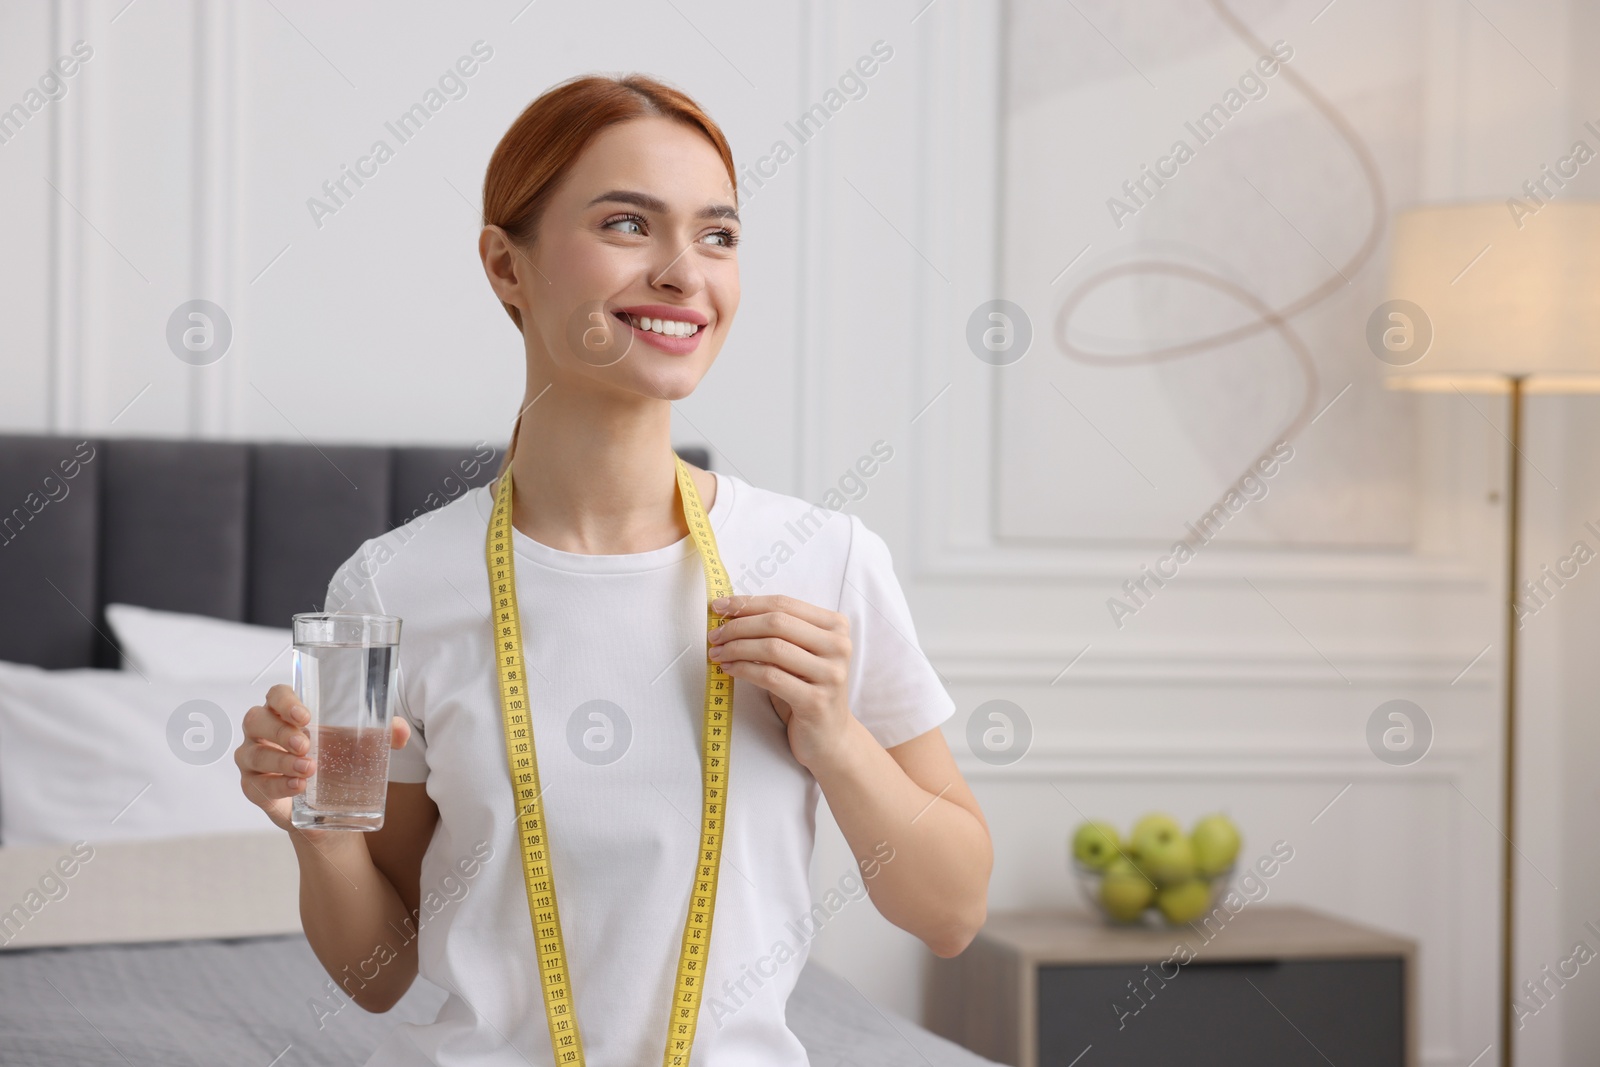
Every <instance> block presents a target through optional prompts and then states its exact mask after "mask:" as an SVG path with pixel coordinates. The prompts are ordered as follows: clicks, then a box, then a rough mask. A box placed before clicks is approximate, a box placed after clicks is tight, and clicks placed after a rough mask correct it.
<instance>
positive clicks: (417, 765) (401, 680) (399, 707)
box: [324, 541, 428, 783]
mask: <svg viewBox="0 0 1600 1067" xmlns="http://www.w3.org/2000/svg"><path fill="white" fill-rule="evenodd" d="M372 547H373V543H372V542H371V541H368V542H366V543H365V544H363V545H362V546H361V547H360V548H359V549H357V550H356V553H355V555H353V556H351V557H350V558H349V559H347V560H345V561H344V563H342V564H340V566H339V569H338V570H337V571H335V572H334V573H333V578H332V580H330V581H329V582H328V598H327V600H326V601H325V604H324V610H327V611H353V612H362V613H366V614H373V615H387V614H389V612H388V611H386V610H384V606H383V595H382V593H381V592H380V591H379V589H378V562H377V560H375V559H374V558H373V556H372ZM405 651H406V640H405V624H404V622H402V623H401V626H400V647H399V649H398V650H397V651H396V655H397V657H398V659H399V661H400V662H399V667H398V668H397V673H396V676H395V694H394V713H395V714H396V715H398V716H400V717H401V718H403V719H405V720H406V722H408V723H409V724H410V725H411V737H410V738H409V739H408V740H407V741H406V746H405V747H404V748H401V749H394V750H392V751H391V752H390V753H389V781H391V782H410V783H416V782H426V781H427V780H428V742H427V737H426V735H425V733H424V731H423V727H422V717H421V716H420V715H418V714H417V713H415V712H414V711H413V710H412V707H411V704H410V702H409V701H408V700H407V699H406V657H405Z"/></svg>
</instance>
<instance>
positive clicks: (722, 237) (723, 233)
mask: <svg viewBox="0 0 1600 1067" xmlns="http://www.w3.org/2000/svg"><path fill="white" fill-rule="evenodd" d="M706 240H708V241H709V240H714V241H716V243H717V244H719V245H721V246H722V247H723V248H732V247H733V246H734V245H736V244H738V243H739V235H738V234H736V233H734V232H733V231H732V230H717V231H715V232H713V233H708V234H706Z"/></svg>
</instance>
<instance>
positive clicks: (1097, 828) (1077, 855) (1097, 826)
mask: <svg viewBox="0 0 1600 1067" xmlns="http://www.w3.org/2000/svg"><path fill="white" fill-rule="evenodd" d="M1121 851H1122V838H1120V837H1118V836H1117V828H1116V827H1115V826H1112V825H1111V824H1110V823H1104V822H1086V823H1084V824H1083V825H1082V826H1080V827H1078V832H1077V833H1075V834H1073V835H1072V857H1073V859H1075V860H1077V861H1078V862H1079V863H1081V864H1083V865H1084V866H1085V867H1093V868H1094V869H1095V870H1097V871H1103V870H1105V869H1106V867H1108V866H1110V864H1111V861H1112V860H1114V859H1116V858H1117V857H1118V855H1119V854H1120V853H1121Z"/></svg>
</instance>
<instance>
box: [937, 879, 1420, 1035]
mask: <svg viewBox="0 0 1600 1067" xmlns="http://www.w3.org/2000/svg"><path fill="white" fill-rule="evenodd" d="M1222 914H1223V915H1227V912H1226V911H1223V912H1222ZM1180 946H1182V947H1181V948H1180ZM1415 986H1416V944H1415V943H1414V942H1412V941H1408V940H1405V939H1404V938H1399V937H1394V936H1392V935H1389V934H1385V933H1381V932H1379V931H1377V930H1373V929H1370V928H1368V927H1364V926H1357V925H1356V924H1354V923H1350V922H1346V921H1344V920H1343V919H1336V918H1334V917H1332V916H1330V915H1324V914H1321V913H1320V912H1315V911H1311V910H1309V909H1306V908H1298V907H1274V906H1270V905H1266V904H1249V905H1246V906H1245V907H1244V908H1243V909H1241V910H1240V912H1239V913H1238V914H1237V915H1234V916H1231V917H1229V918H1228V919H1227V921H1226V922H1225V923H1223V922H1219V921H1218V920H1216V919H1212V920H1211V921H1210V922H1209V924H1206V925H1199V924H1196V925H1195V926H1193V927H1184V928H1180V929H1173V930H1163V929H1147V928H1142V927H1140V928H1124V927H1114V926H1110V925H1107V924H1106V923H1105V922H1104V921H1103V920H1102V919H1100V918H1099V917H1098V916H1096V915H1091V914H1089V913H1088V912H1067V911H1053V912H998V913H993V914H991V915H990V916H989V921H988V922H987V923H985V924H984V928H983V930H982V932H981V933H979V934H978V936H977V938H976V939H974V941H973V942H972V944H971V945H969V946H967V950H966V951H965V952H963V953H962V954H961V955H959V956H956V957H955V958H953V959H940V958H937V957H936V958H935V959H934V961H933V970H932V973H931V977H930V981H929V985H928V990H927V1013H926V1018H927V1020H928V1022H927V1026H928V1028H929V1029H931V1030H933V1031H934V1032H935V1033H937V1034H940V1035H942V1036H944V1037H947V1038H949V1039H950V1040H952V1041H955V1042H957V1043H958V1044H961V1045H964V1046H966V1047H967V1048H969V1049H971V1050H972V1051H974V1052H976V1053H978V1054H979V1055H983V1056H988V1057H989V1058H991V1059H995V1060H999V1061H1000V1062H1001V1063H1009V1064H1014V1065H1016V1067H1069V1065H1071V1064H1073V1063H1076V1062H1077V1057H1079V1056H1081V1055H1083V1053H1084V1050H1085V1049H1086V1048H1088V1047H1090V1046H1093V1049H1094V1051H1093V1053H1092V1054H1091V1055H1090V1056H1088V1057H1086V1058H1085V1059H1084V1061H1083V1063H1084V1067H1091V1065H1092V1067H1112V1065H1116V1064H1133V1065H1137V1067H1165V1065H1167V1064H1178V1065H1186V1067H1187V1065H1204V1064H1228V1065H1230V1067H1257V1065H1270V1067H1299V1065H1301V1064H1305V1065H1307V1067H1326V1064H1327V1063H1328V1062H1329V1061H1331V1062H1333V1063H1338V1064H1346V1063H1348V1064H1360V1065H1361V1067H1414V1065H1415V1064H1416V1062H1417V1027H1416V1018H1415V1010H1416V1009H1415V1005H1416V999H1417V998H1416V988H1415Z"/></svg>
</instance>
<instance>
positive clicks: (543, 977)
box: [487, 457, 733, 1067]
mask: <svg viewBox="0 0 1600 1067" xmlns="http://www.w3.org/2000/svg"><path fill="white" fill-rule="evenodd" d="M674 461H675V462H676V463H677V467H678V495H679V497H680V498H681V499H682V502H683V517H684V521H685V522H687V523H688V524H689V536H690V538H691V539H692V540H693V541H694V544H695V548H696V549H698V550H699V552H700V562H701V564H702V566H703V567H704V569H705V573H706V629H708V630H710V629H712V628H715V627H717V626H720V625H722V623H723V622H724V621H725V619H726V616H722V615H718V614H717V613H716V612H714V611H712V610H711V601H712V600H714V599H716V598H717V597H723V596H730V595H731V594H732V585H731V584H730V583H729V581H728V572H727V571H726V570H725V569H724V568H723V566H722V557H720V556H719V555H717V540H716V538H715V537H714V536H713V535H712V532H711V523H709V522H708V521H706V514H705V509H704V508H703V507H702V506H701V504H700V493H699V491H698V490H696V489H695V487H694V480H693V479H692V478H690V477H689V469H688V468H687V467H685V466H684V465H683V461H682V460H681V459H677V458H676V457H674ZM487 556H488V563H489V601H490V603H491V605H492V606H493V608H494V640H495V661H496V664H497V666H498V668H499V673H500V708H501V711H502V713H503V716H504V718H505V728H506V763H507V766H508V767H509V769H510V771H511V788H512V792H513V793H514V794H515V795H516V798H517V813H518V815H517V821H518V824H519V836H520V838H521V839H522V874H523V880H524V881H525V882H526V883H527V887H528V914H529V917H530V918H531V919H532V920H533V936H534V940H535V942H536V943H537V947H538V952H539V977H540V981H541V985H542V986H543V988H544V1010H545V1018H546V1020H547V1021H548V1022H549V1024H550V1047H551V1049H552V1050H553V1051H554V1053H555V1061H556V1063H558V1064H577V1065H578V1067H582V1064H583V1062H584V1060H583V1041H582V1039H581V1038H580V1037H579V1036H578V1017H577V1014H576V1010H575V1008H574V1005H573V1001H572V985H571V982H570V981H569V976H568V972H567V950H566V947H565V945H564V944H563V942H562V939H561V914H560V912H559V911H557V910H556V886H555V880H554V878H553V876H552V874H551V871H550V851H549V841H550V838H549V834H547V833H546V832H545V825H546V824H545V817H544V804H543V801H542V799H541V790H540V786H539V761H538V757H537V755H536V752H535V749H534V744H533V726H532V724H531V722H530V720H529V717H528V700H529V694H528V686H527V672H526V671H525V670H524V669H523V662H522V616H521V615H520V614H519V613H518V610H517V581H516V571H515V567H514V564H513V562H512V545H511V471H510V469H509V468H508V469H507V470H506V472H505V473H504V474H502V475H501V476H500V484H499V487H498V489H497V490H496V492H495V502H494V514H493V515H492V516H491V518H490V520H489V537H488V546H487ZM732 735H733V679H732V678H731V677H729V676H728V674H727V672H726V671H724V670H723V669H722V666H721V664H718V663H714V662H712V661H711V660H707V661H706V704H705V729H704V731H703V735H702V754H701V764H700V775H701V782H702V784H703V787H704V788H703V790H702V792H703V794H704V800H703V803H702V806H701V809H700V811H701V814H700V848H699V851H698V854H697V857H696V861H695V864H696V866H695V876H694V889H693V891H692V892H691V893H690V894H689V915H688V918H687V919H686V920H685V922H684V925H683V946H682V948H681V949H680V950H679V953H678V981H677V986H676V988H675V989H674V991H673V995H672V1008H671V1011H670V1013H669V1014H668V1017H667V1049H666V1054H665V1058H664V1060H663V1063H664V1064H665V1065H666V1067H688V1064H689V1049H690V1047H691V1046H693V1044H694V1030H695V1024H696V1022H698V1020H699V1016H700V993H701V989H702V988H703V987H704V985H705V981H704V979H705V971H706V962H707V960H708V959H709V957H710V953H711V915H712V911H713V909H714V907H715V905H716V900H717V872H718V870H719V868H720V866H721V863H722V821H723V809H724V806H725V804H726V802H727V796H728V753H729V749H728V743H729V741H731V740H732Z"/></svg>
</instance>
